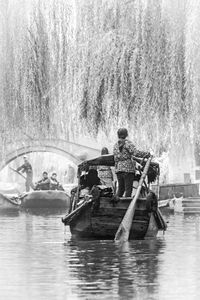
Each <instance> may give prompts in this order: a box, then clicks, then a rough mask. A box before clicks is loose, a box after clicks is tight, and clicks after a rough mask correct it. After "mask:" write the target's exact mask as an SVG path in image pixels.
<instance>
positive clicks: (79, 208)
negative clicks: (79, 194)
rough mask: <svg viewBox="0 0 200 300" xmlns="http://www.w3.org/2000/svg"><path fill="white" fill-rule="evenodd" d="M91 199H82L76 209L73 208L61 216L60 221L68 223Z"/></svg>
mask: <svg viewBox="0 0 200 300" xmlns="http://www.w3.org/2000/svg"><path fill="white" fill-rule="evenodd" d="M92 201H93V199H92V198H89V199H87V200H86V201H84V202H83V203H82V204H81V205H80V206H78V207H77V208H76V209H74V210H73V211H72V212H71V213H69V214H67V215H65V216H64V217H63V218H62V222H63V223H64V224H65V225H68V224H69V222H70V221H71V219H72V218H73V217H74V216H75V215H76V214H77V213H79V212H80V211H81V210H82V209H83V207H85V206H86V205H88V204H89V203H90V202H92Z"/></svg>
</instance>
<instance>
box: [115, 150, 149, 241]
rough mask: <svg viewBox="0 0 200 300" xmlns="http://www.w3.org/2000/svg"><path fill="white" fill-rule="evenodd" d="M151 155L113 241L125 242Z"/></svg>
mask: <svg viewBox="0 0 200 300" xmlns="http://www.w3.org/2000/svg"><path fill="white" fill-rule="evenodd" d="M152 157H153V156H152V155H151V156H150V157H149V158H148V160H147V162H146V165H145V167H144V170H143V173H142V176H141V178H140V180H139V183H138V187H137V190H136V194H135V196H134V198H133V200H132V201H131V203H130V204H129V207H128V209H127V211H126V213H125V216H124V218H123V220H122V222H121V223H120V225H119V228H118V230H117V232H116V234H115V241H120V242H126V241H128V239H129V234H130V229H131V225H132V221H133V217H134V213H135V207H136V202H137V199H138V197H139V195H140V191H141V188H142V184H143V181H144V179H145V177H146V175H147V172H148V169H149V166H150V163H151V159H152Z"/></svg>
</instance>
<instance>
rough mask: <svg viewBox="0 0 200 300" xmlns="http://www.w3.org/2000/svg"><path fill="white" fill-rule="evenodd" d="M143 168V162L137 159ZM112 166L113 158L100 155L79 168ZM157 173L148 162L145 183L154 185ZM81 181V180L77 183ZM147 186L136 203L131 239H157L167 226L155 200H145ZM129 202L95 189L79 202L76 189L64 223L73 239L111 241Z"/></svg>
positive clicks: (79, 194) (156, 167)
mask: <svg viewBox="0 0 200 300" xmlns="http://www.w3.org/2000/svg"><path fill="white" fill-rule="evenodd" d="M135 159H136V160H138V161H139V162H140V163H141V164H142V166H143V167H144V165H145V162H144V160H141V159H137V158H135ZM99 165H103V166H114V157H113V155H103V156H100V157H98V158H95V159H92V160H87V161H84V162H83V163H81V164H80V165H79V167H78V177H79V178H80V175H81V172H82V171H85V170H87V169H88V168H89V167H94V166H99ZM158 173H159V165H158V164H157V163H154V162H151V164H150V168H149V170H148V173H147V178H148V182H151V181H154V180H155V179H156V177H157V175H158ZM79 181H80V180H79ZM147 190H148V189H147V185H146V182H145V184H144V186H143V198H139V199H137V202H136V209H135V213H134V217H133V220H132V224H131V229H130V235H129V238H130V239H142V238H145V237H154V236H156V234H157V232H158V230H166V224H165V221H164V220H163V217H162V215H161V212H160V210H159V208H158V205H157V203H155V202H154V199H152V198H149V197H148V198H147ZM131 200H132V198H116V197H114V196H113V193H112V192H111V191H108V188H107V189H106V188H105V189H103V188H102V187H101V186H97V187H95V188H94V189H92V191H91V193H90V194H89V195H85V196H83V197H82V198H81V193H79V186H78V189H77V193H76V195H75V197H74V198H73V199H72V206H71V211H70V213H69V214H67V215H66V216H65V217H64V218H63V219H62V221H63V223H64V224H65V225H69V226H70V230H71V233H72V235H75V236H80V237H89V238H101V239H114V237H115V234H116V232H117V229H118V227H119V225H120V223H121V221H122V219H123V217H124V215H125V213H126V211H127V208H128V207H129V204H130V202H131Z"/></svg>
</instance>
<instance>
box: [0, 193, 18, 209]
mask: <svg viewBox="0 0 200 300" xmlns="http://www.w3.org/2000/svg"><path fill="white" fill-rule="evenodd" d="M18 208H19V202H18V201H14V200H13V201H12V200H11V199H10V198H9V197H8V196H6V195H4V194H1V193H0V209H18Z"/></svg>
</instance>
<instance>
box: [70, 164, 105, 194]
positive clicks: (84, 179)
mask: <svg viewBox="0 0 200 300" xmlns="http://www.w3.org/2000/svg"><path fill="white" fill-rule="evenodd" d="M100 184H101V180H100V178H99V177H98V172H97V170H95V169H90V170H89V171H88V173H87V174H84V175H81V177H80V190H85V191H83V192H82V194H84V192H85V193H86V194H88V193H89V191H90V190H91V188H92V187H93V186H94V185H100ZM77 189H78V187H75V188H73V189H72V190H71V194H75V193H76V192H77Z"/></svg>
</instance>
